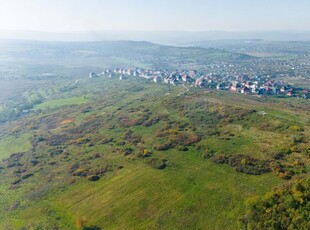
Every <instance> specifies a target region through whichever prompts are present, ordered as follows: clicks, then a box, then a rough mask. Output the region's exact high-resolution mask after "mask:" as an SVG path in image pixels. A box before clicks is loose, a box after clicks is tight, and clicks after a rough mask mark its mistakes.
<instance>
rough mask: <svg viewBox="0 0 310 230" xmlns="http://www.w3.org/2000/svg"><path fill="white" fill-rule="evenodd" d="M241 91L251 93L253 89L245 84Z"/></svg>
mask: <svg viewBox="0 0 310 230" xmlns="http://www.w3.org/2000/svg"><path fill="white" fill-rule="evenodd" d="M240 92H241V93H243V94H251V92H252V89H251V88H249V87H247V86H243V87H242V88H241V90H240Z"/></svg>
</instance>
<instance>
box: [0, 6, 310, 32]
mask: <svg viewBox="0 0 310 230" xmlns="http://www.w3.org/2000/svg"><path fill="white" fill-rule="evenodd" d="M0 30H36V31H48V32H56V31H59V32H63V31H84V30H156V31H159V30H181V31H207V30H227V31H253V30H260V31H262V30H310V0H0Z"/></svg>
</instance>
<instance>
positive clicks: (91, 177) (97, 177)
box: [87, 175, 100, 181]
mask: <svg viewBox="0 0 310 230" xmlns="http://www.w3.org/2000/svg"><path fill="white" fill-rule="evenodd" d="M99 179H100V176H97V175H90V176H88V177H87V180H89V181H97V180H99Z"/></svg>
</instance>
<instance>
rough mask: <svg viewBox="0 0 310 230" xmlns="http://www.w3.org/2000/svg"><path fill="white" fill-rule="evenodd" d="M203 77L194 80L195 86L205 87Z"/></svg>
mask: <svg viewBox="0 0 310 230" xmlns="http://www.w3.org/2000/svg"><path fill="white" fill-rule="evenodd" d="M205 83H206V82H205V78H204V77H200V78H198V79H197V80H196V81H195V86H196V87H199V88H204V87H205Z"/></svg>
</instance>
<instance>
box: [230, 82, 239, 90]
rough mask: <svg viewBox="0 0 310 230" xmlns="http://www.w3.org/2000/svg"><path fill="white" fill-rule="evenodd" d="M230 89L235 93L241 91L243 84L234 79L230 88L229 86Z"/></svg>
mask: <svg viewBox="0 0 310 230" xmlns="http://www.w3.org/2000/svg"><path fill="white" fill-rule="evenodd" d="M229 91H232V92H235V93H240V91H241V85H240V83H239V82H237V81H234V82H233V83H232V84H231V86H230V88H229Z"/></svg>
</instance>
